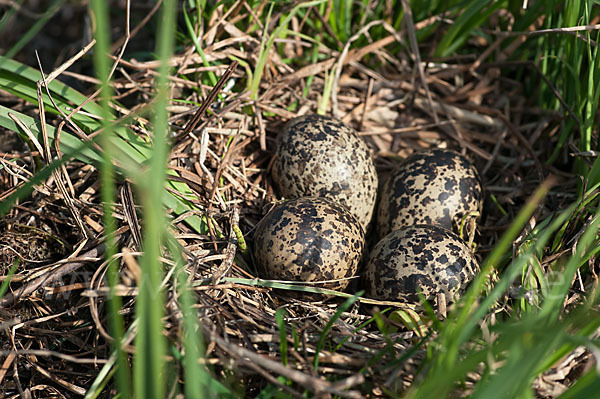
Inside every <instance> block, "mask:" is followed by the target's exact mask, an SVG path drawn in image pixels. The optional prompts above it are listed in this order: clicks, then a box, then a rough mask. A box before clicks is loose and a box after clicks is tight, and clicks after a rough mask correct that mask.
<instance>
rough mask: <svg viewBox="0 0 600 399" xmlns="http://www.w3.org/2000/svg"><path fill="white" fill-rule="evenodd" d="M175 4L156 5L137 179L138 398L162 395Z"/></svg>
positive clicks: (163, 387)
mask: <svg viewBox="0 0 600 399" xmlns="http://www.w3.org/2000/svg"><path fill="white" fill-rule="evenodd" d="M176 7H177V5H176V2H175V1H174V0H165V1H164V2H163V4H162V9H161V15H160V19H159V21H160V25H159V28H158V37H157V53H158V57H159V60H160V66H159V68H158V72H159V75H158V78H157V94H156V103H155V106H154V118H153V122H154V124H153V125H154V143H153V144H154V146H153V153H152V157H151V158H150V160H149V161H150V170H149V171H148V172H147V173H148V175H147V176H146V178H145V179H143V180H142V181H140V182H138V187H139V189H140V192H141V195H140V198H141V200H142V208H143V210H144V237H143V250H144V254H143V255H142V258H141V260H140V266H141V269H142V277H141V279H142V280H141V282H140V287H139V296H138V299H137V303H136V315H137V317H138V318H139V323H140V324H139V328H138V333H137V336H136V340H135V345H136V353H135V356H134V386H135V394H136V396H137V397H140V398H150V397H157V398H162V397H164V396H165V393H166V390H165V380H166V374H167V373H165V355H166V344H167V343H166V339H165V337H164V335H163V331H162V329H163V323H162V317H163V315H164V301H165V299H164V292H163V290H162V289H160V284H161V280H162V275H163V270H162V263H161V262H160V256H161V248H162V245H163V239H164V238H165V234H166V225H165V215H164V209H163V197H164V192H165V189H164V182H165V179H166V175H167V174H166V166H167V165H166V161H167V155H168V151H169V148H168V144H167V132H168V124H167V118H168V114H167V106H168V104H169V94H170V90H169V80H168V74H169V65H168V61H169V59H170V58H171V56H172V53H173V38H174V36H175V35H174V31H175V11H176Z"/></svg>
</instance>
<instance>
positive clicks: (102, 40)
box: [91, 0, 132, 398]
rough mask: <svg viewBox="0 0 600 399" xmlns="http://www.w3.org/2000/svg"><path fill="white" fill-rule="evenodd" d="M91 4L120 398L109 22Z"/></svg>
mask: <svg viewBox="0 0 600 399" xmlns="http://www.w3.org/2000/svg"><path fill="white" fill-rule="evenodd" d="M91 7H92V10H93V13H94V16H95V17H96V25H97V29H96V32H95V36H96V47H97V48H96V51H94V67H95V69H96V73H97V77H98V79H99V80H100V82H101V87H100V107H101V114H100V115H101V116H102V124H103V130H102V132H101V133H100V137H99V140H98V141H99V143H100V145H101V147H102V149H103V151H102V162H101V163H100V181H101V183H102V184H101V193H100V194H101V198H102V210H103V215H102V220H103V223H104V234H105V237H106V260H107V262H108V270H107V281H108V286H109V289H110V295H109V296H108V310H109V311H108V316H109V317H108V321H109V328H110V332H111V335H112V336H113V338H114V340H115V343H116V344H115V346H114V349H115V351H116V354H117V359H116V364H117V368H116V372H115V378H116V382H117V388H118V390H119V393H120V394H121V396H122V397H123V398H130V397H131V396H132V389H131V388H132V387H131V371H130V369H129V356H128V355H127V353H125V351H123V349H122V348H121V347H120V346H119V345H118V343H119V342H121V340H122V338H123V336H124V334H125V322H124V320H123V316H121V314H120V313H119V312H120V311H121V307H122V302H121V297H120V296H118V295H116V294H115V291H114V290H115V286H116V285H117V284H118V283H119V279H120V278H119V267H118V263H117V260H116V258H115V255H116V254H117V243H116V237H115V231H116V229H117V223H116V220H115V217H114V215H113V212H112V204H114V203H116V202H117V200H116V198H117V196H116V190H115V180H114V174H115V172H114V166H113V161H112V159H113V154H114V150H113V146H112V135H113V131H112V128H113V124H112V123H111V121H112V119H113V116H112V113H111V109H110V105H109V103H110V99H111V98H112V90H111V87H110V85H109V79H110V77H109V73H110V64H109V59H108V57H107V56H106V54H107V53H108V51H109V46H110V44H109V41H110V38H109V36H108V32H110V22H109V20H108V9H107V4H106V2H104V1H102V0H92V2H91Z"/></svg>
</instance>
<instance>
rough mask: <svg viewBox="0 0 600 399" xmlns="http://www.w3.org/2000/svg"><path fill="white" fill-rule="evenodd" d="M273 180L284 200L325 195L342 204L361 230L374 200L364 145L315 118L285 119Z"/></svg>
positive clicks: (350, 132) (373, 182)
mask: <svg viewBox="0 0 600 399" xmlns="http://www.w3.org/2000/svg"><path fill="white" fill-rule="evenodd" d="M272 175H273V180H274V182H275V184H276V186H277V188H278V189H279V192H280V194H281V195H282V196H284V197H286V198H300V197H325V198H330V199H332V200H334V201H336V202H339V203H340V204H342V205H345V206H347V207H348V208H349V209H350V211H351V212H352V213H353V214H355V215H356V217H357V218H358V220H359V221H360V223H361V224H362V226H363V228H364V229H365V230H366V228H367V226H368V224H369V222H370V221H371V217H372V215H373V208H374V206H375V199H376V197H377V172H376V171H375V166H374V164H373V159H372V157H371V153H370V152H369V148H368V147H367V144H366V143H365V141H364V140H363V139H362V138H361V137H360V136H359V135H358V133H357V132H356V131H355V130H354V129H351V128H349V127H348V126H346V125H344V124H343V123H342V122H340V121H338V120H336V119H332V118H329V117H325V116H320V115H305V116H301V117H298V118H294V119H292V120H290V121H289V122H288V123H287V124H286V126H285V127H284V129H283V130H282V131H281V132H280V134H279V135H278V136H277V147H276V157H275V160H274V161H273V169H272Z"/></svg>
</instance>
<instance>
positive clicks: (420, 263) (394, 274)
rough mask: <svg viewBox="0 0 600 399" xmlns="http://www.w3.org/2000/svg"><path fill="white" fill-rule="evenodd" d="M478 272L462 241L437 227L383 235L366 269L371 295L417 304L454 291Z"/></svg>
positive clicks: (450, 297) (449, 299) (449, 295)
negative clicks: (421, 297)
mask: <svg viewBox="0 0 600 399" xmlns="http://www.w3.org/2000/svg"><path fill="white" fill-rule="evenodd" d="M478 271H479V266H478V264H477V260H476V259H475V257H474V256H473V254H472V252H471V251H470V250H469V248H468V247H467V246H466V245H465V244H464V243H463V241H462V240H461V239H460V238H459V237H458V236H457V235H456V234H454V233H452V232H451V231H448V230H446V229H444V228H441V227H439V226H430V225H416V226H410V227H404V228H402V229H400V230H396V231H394V232H393V233H390V234H388V235H387V236H385V237H384V238H383V239H382V240H381V241H380V242H379V243H378V244H377V245H376V246H375V248H373V251H372V252H371V254H370V256H369V260H368V261H367V266H366V269H365V283H366V290H367V294H369V295H370V296H371V297H372V298H375V299H379V300H387V301H400V302H405V303H418V302H419V298H418V293H419V292H421V293H423V295H424V296H425V298H427V299H428V300H434V302H435V300H437V294H439V293H441V294H444V295H445V297H446V302H447V303H450V302H454V298H455V296H456V295H457V294H460V293H461V292H463V291H464V289H465V288H466V286H467V284H468V283H469V282H470V281H471V280H472V279H473V277H474V276H475V273H477V272H478Z"/></svg>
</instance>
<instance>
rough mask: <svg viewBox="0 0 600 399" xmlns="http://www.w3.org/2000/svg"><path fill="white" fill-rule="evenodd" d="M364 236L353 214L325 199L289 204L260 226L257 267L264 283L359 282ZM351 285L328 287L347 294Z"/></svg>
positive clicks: (273, 212) (256, 234) (338, 283)
mask: <svg viewBox="0 0 600 399" xmlns="http://www.w3.org/2000/svg"><path fill="white" fill-rule="evenodd" d="M364 238H365V237H364V231H363V228H362V226H361V225H360V223H359V222H358V219H356V217H354V215H353V214H352V213H350V211H348V209H347V208H346V207H344V206H342V205H340V204H338V203H336V202H333V201H331V200H328V199H325V198H300V199H295V200H290V201H287V202H284V203H283V204H280V205H278V206H277V207H275V208H274V209H273V210H272V211H271V212H269V213H268V214H267V215H266V216H265V217H264V218H263V219H262V220H261V221H260V222H259V223H258V225H257V226H256V230H255V233H254V261H255V263H256V268H257V270H258V272H259V274H260V276H261V277H263V278H266V279H273V280H290V281H303V282H311V281H326V280H337V279H344V278H349V277H352V276H354V274H355V273H356V270H357V268H358V263H359V261H360V258H361V256H362V252H363V247H364ZM348 283H349V280H342V281H339V282H334V283H331V284H326V285H325V287H327V288H334V289H344V288H346V287H347V286H348Z"/></svg>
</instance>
